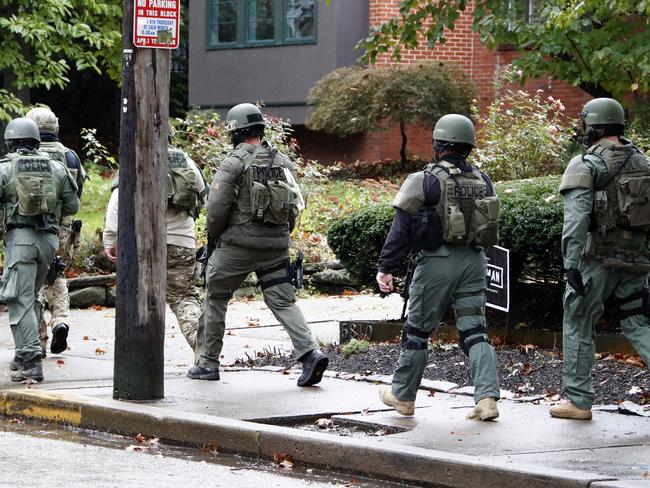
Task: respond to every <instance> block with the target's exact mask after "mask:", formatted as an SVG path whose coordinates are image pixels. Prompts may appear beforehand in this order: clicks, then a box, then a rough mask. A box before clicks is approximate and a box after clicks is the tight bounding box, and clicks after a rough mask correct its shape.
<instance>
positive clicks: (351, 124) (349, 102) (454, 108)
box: [307, 62, 474, 164]
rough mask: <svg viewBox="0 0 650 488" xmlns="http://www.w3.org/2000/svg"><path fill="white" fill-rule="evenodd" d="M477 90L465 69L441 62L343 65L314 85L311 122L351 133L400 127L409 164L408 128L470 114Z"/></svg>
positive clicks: (319, 127) (403, 156) (317, 126)
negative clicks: (446, 117) (451, 115)
mask: <svg viewBox="0 0 650 488" xmlns="http://www.w3.org/2000/svg"><path fill="white" fill-rule="evenodd" d="M473 91H474V88H473V86H472V83H471V81H470V80H469V79H468V78H467V76H466V75H465V74H464V72H463V71H462V70H460V69H458V68H457V67H455V66H453V65H446V64H443V63H440V62H429V63H419V64H410V65H398V66H384V67H377V66H371V67H367V68H340V69H337V70H335V71H333V72H332V73H329V74H328V75H326V76H324V77H323V78H322V79H320V80H319V81H318V82H316V84H315V85H314V86H313V88H312V89H311V91H310V93H309V97H308V99H307V101H308V103H309V104H311V105H313V106H314V109H313V110H312V112H311V114H310V115H309V117H308V119H307V126H308V127H309V128H311V129H314V130H323V131H326V132H329V133H331V134H336V135H339V136H346V135H350V134H357V133H360V132H365V131H379V130H383V129H387V128H389V127H390V126H392V125H398V126H399V128H400V131H401V135H402V147H401V151H400V155H401V160H402V162H403V163H404V164H406V144H407V138H406V127H407V126H408V125H411V124H419V125H421V126H424V127H433V124H434V123H435V122H436V120H437V119H438V118H440V117H441V116H443V115H445V114H447V113H451V112H455V113H464V114H468V115H469V112H470V105H471V100H472V94H473Z"/></svg>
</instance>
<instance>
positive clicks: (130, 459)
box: [0, 418, 407, 488]
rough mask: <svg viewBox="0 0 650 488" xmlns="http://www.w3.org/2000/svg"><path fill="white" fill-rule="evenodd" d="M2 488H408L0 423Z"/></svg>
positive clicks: (208, 451)
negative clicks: (170, 487)
mask: <svg viewBox="0 0 650 488" xmlns="http://www.w3.org/2000/svg"><path fill="white" fill-rule="evenodd" d="M0 444H1V445H2V450H3V455H2V456H0V487H3V488H4V487H12V488H14V487H38V486H46V487H49V488H57V487H66V488H74V487H88V486H92V487H94V488H100V487H134V486H144V485H145V484H146V485H147V486H156V487H159V488H162V487H168V486H174V487H183V486H189V485H190V484H192V485H198V486H201V485H202V486H214V487H226V486H227V487H228V488H251V487H257V486H265V487H283V488H292V487H299V486H310V487H315V488H318V487H332V486H354V487H369V488H370V487H378V486H386V487H391V486H395V487H396V486H407V485H397V484H394V483H389V482H385V481H373V480H369V479H367V478H360V477H358V476H343V475H340V474H339V473H328V472H324V471H321V470H316V469H314V470H312V469H308V468H304V467H301V466H294V467H293V468H281V467H277V466H276V465H275V464H274V463H273V461H270V460H266V459H265V460H255V459H249V458H244V457H239V456H232V455H227V454H219V453H217V452H215V451H214V449H213V447H212V446H202V447H179V446H170V445H165V444H162V443H159V442H156V441H153V442H152V441H151V440H145V441H143V442H138V441H137V440H136V439H135V438H132V437H125V436H118V435H111V434H105V433H97V432H92V431H88V430H82V429H74V428H69V427H61V426H56V425H51V424H44V423H40V422H23V421H17V420H9V419H6V418H0Z"/></svg>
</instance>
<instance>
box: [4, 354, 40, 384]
mask: <svg viewBox="0 0 650 488" xmlns="http://www.w3.org/2000/svg"><path fill="white" fill-rule="evenodd" d="M24 380H34V381H43V362H42V361H41V357H40V356H37V357H35V358H34V359H30V360H29V361H25V362H24V363H23V369H20V370H18V371H16V372H15V373H12V374H11V381H24Z"/></svg>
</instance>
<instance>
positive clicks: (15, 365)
mask: <svg viewBox="0 0 650 488" xmlns="http://www.w3.org/2000/svg"><path fill="white" fill-rule="evenodd" d="M24 364H25V363H24V362H23V360H22V359H20V358H19V357H18V356H14V358H13V359H12V360H11V362H10V363H9V369H10V370H11V371H19V370H21V369H23V365H24Z"/></svg>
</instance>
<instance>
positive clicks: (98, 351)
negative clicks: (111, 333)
mask: <svg viewBox="0 0 650 488" xmlns="http://www.w3.org/2000/svg"><path fill="white" fill-rule="evenodd" d="M95 354H106V351H104V350H103V349H101V348H99V347H98V348H97V349H95Z"/></svg>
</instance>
